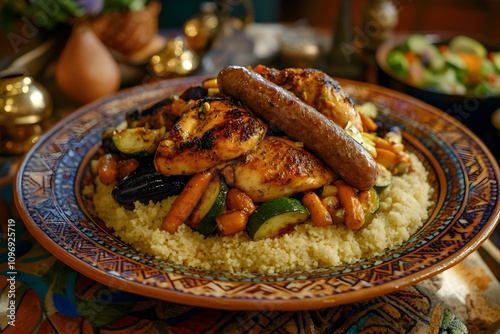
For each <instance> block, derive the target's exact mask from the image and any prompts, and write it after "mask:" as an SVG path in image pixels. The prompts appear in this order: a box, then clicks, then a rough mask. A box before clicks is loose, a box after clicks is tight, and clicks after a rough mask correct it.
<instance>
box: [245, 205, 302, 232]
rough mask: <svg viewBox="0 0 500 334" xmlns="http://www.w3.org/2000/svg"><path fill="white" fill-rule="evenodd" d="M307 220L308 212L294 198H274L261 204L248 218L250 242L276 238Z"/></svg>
mask: <svg viewBox="0 0 500 334" xmlns="http://www.w3.org/2000/svg"><path fill="white" fill-rule="evenodd" d="M308 218H309V210H307V208H306V207H305V206H303V205H302V203H300V201H299V200H297V199H294V198H286V197H281V198H276V199H272V200H270V201H267V202H264V203H262V204H261V205H260V206H259V207H258V208H257V209H255V211H254V212H253V213H252V214H251V215H250V217H249V218H248V224H247V232H248V235H249V236H250V238H252V240H261V239H267V238H274V237H277V236H279V235H281V234H283V233H284V232H286V231H288V230H290V229H292V228H293V227H294V226H295V225H297V224H300V223H303V222H305V221H306V220H307V219H308Z"/></svg>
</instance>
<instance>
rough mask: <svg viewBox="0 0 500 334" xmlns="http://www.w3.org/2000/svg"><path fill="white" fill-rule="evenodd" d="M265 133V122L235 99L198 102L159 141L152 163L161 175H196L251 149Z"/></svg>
mask: <svg viewBox="0 0 500 334" xmlns="http://www.w3.org/2000/svg"><path fill="white" fill-rule="evenodd" d="M266 131H267V125H266V124H265V123H263V122H262V121H261V120H260V119H258V118H257V117H256V116H255V115H254V114H253V113H252V112H250V111H249V110H248V109H246V108H244V107H242V106H241V105H240V104H238V103H237V102H235V101H234V100H231V99H229V98H216V99H215V98H207V99H204V100H200V102H198V103H196V104H195V105H193V106H192V107H191V108H190V109H188V110H187V111H186V112H184V114H183V115H182V116H181V117H180V119H179V120H178V121H177V123H175V124H174V126H173V127H172V129H171V130H170V132H169V133H168V135H167V136H166V137H165V138H164V139H162V141H161V142H160V144H159V146H158V149H157V151H156V154H155V157H154V164H155V167H156V170H157V171H158V172H160V173H162V174H164V175H183V174H185V175H189V174H195V173H199V172H202V171H205V170H207V169H209V168H212V167H215V166H217V165H219V164H221V163H224V162H227V161H229V160H232V159H235V158H237V157H238V156H240V155H241V154H242V153H244V152H246V151H248V150H250V149H251V148H253V147H254V146H255V145H257V144H258V143H259V142H260V141H261V140H262V139H264V136H265V134H266Z"/></svg>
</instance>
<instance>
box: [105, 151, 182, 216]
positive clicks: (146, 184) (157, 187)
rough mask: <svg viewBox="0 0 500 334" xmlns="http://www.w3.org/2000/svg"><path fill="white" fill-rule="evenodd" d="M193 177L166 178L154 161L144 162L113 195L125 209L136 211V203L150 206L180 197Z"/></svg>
mask: <svg viewBox="0 0 500 334" xmlns="http://www.w3.org/2000/svg"><path fill="white" fill-rule="evenodd" d="M190 179H191V175H173V176H165V175H163V174H160V173H158V172H157V171H156V169H155V167H154V164H153V161H152V160H151V161H150V160H148V161H143V162H141V164H140V165H139V167H138V168H137V169H135V170H134V171H133V172H132V173H130V174H129V175H127V176H126V177H125V178H124V179H123V180H122V181H120V182H119V183H118V184H117V185H116V187H115V188H114V189H113V190H112V192H111V195H112V196H113V198H114V199H115V200H116V201H117V202H118V203H120V205H121V206H123V207H124V208H125V209H129V210H132V209H134V202H135V201H139V202H141V203H143V204H148V203H149V201H153V202H159V201H161V200H163V199H165V198H167V197H170V196H174V195H179V194H180V193H181V191H182V189H184V187H185V186H186V183H187V182H188V181H189V180H190Z"/></svg>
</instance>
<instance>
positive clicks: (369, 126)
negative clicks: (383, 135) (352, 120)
mask: <svg viewBox="0 0 500 334" xmlns="http://www.w3.org/2000/svg"><path fill="white" fill-rule="evenodd" d="M359 117H361V123H362V124H363V130H364V131H365V132H375V131H377V128H378V125H377V123H375V121H374V120H373V119H371V118H370V117H368V116H366V115H365V114H363V113H361V112H360V113H359Z"/></svg>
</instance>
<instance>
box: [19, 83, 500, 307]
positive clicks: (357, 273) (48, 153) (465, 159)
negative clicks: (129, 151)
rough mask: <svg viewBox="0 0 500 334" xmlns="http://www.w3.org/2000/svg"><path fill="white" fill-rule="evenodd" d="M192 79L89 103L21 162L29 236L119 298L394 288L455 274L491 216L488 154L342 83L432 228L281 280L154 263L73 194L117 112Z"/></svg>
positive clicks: (340, 295) (494, 170) (271, 297)
mask: <svg viewBox="0 0 500 334" xmlns="http://www.w3.org/2000/svg"><path fill="white" fill-rule="evenodd" d="M199 81H200V78H188V79H177V80H171V81H163V82H160V83H158V84H154V85H150V86H141V87H138V88H134V89H131V90H128V91H125V92H122V93H120V94H118V95H116V96H113V97H110V98H108V99H104V100H101V101H99V102H96V103H94V104H91V105H88V106H86V107H84V108H82V109H80V110H79V111H76V112H75V113H73V114H71V115H69V116H68V117H67V118H65V119H64V120H63V121H62V122H60V123H58V124H56V125H55V126H54V127H53V128H52V129H51V130H50V131H49V132H48V133H47V134H46V135H45V136H44V137H43V138H41V139H40V140H39V141H38V142H37V144H36V145H35V146H34V147H33V148H32V150H31V151H30V152H29V153H28V154H27V156H26V159H25V160H24V161H23V163H22V165H21V167H20V171H19V174H18V176H17V179H16V185H15V192H16V196H15V197H16V204H17V208H18V210H19V212H20V214H21V216H22V219H23V220H24V221H25V224H26V226H27V228H28V230H29V231H30V232H31V233H32V234H33V235H34V237H35V238H36V239H37V240H38V241H39V242H40V243H41V244H42V245H43V246H44V247H45V248H47V249H48V250H49V251H50V252H51V253H52V254H54V255H55V256H56V257H57V258H59V259H60V260H61V261H63V262H65V263H66V264H67V265H69V266H71V267H73V268H74V269H75V270H77V271H79V272H81V273H83V274H85V275H87V276H88V277H90V278H92V279H95V280H96V281H99V282H101V283H103V284H107V285H109V286H112V287H114V288H117V289H121V290H125V291H128V292H133V293H137V294H140V295H145V296H149V297H153V298H159V299H164V300H168V301H172V302H177V303H183V304H188V305H194V306H205V307H213V308H221V309H230V310H236V309H239V310H263V309H269V310H271V309H273V310H276V309H278V310H306V309H317V308H323V307H327V306H333V305H338V304H343V303H350V302H355V301H358V300H361V299H364V298H369V297H374V296H378V295H382V294H385V293H389V292H392V291H395V290H397V289H401V288H403V287H407V286H410V285H413V284H415V283H417V282H418V281H420V280H423V279H426V278H430V277H431V276H433V275H435V274H437V273H439V272H441V271H443V270H445V269H447V268H449V267H451V266H453V265H454V264H456V263H457V262H459V261H461V260H463V259H464V258H465V257H466V256H467V255H468V254H470V253H471V252H473V251H474V250H475V249H477V248H478V247H479V246H480V244H481V243H482V242H483V241H485V240H486V239H487V238H488V236H489V235H490V234H491V232H492V231H493V229H494V227H495V225H496V223H497V222H498V220H499V216H500V213H499V212H500V202H499V200H498V196H499V188H498V182H499V170H498V166H497V164H496V162H495V159H494V158H493V157H492V155H491V154H490V153H489V151H488V150H487V148H486V147H485V146H484V145H483V144H482V143H481V142H480V141H479V140H478V139H477V137H475V136H474V135H473V134H472V133H471V132H470V131H469V130H467V129H466V128H465V127H464V126H463V125H461V124H460V123H459V122H457V121H455V120H454V119H453V118H451V117H449V116H448V115H447V114H445V113H443V112H441V111H439V110H437V109H434V108H432V107H430V106H428V105H427V104H424V103H422V102H419V101H417V100H415V99H412V98H410V97H408V96H406V95H403V94H400V93H397V92H394V91H391V90H388V89H384V88H381V87H378V86H373V85H368V84H362V83H359V82H352V81H342V82H341V83H342V85H343V87H344V88H345V90H346V91H347V92H348V93H349V94H350V96H351V97H352V98H353V99H355V100H358V101H360V102H363V101H372V102H374V103H375V104H376V105H377V106H378V107H379V110H380V117H381V118H382V119H383V121H385V122H390V123H392V124H394V125H398V126H400V127H401V128H402V130H403V133H404V138H405V141H406V145H407V147H408V149H409V150H411V151H412V152H414V153H416V154H417V156H418V157H419V158H420V160H421V161H422V162H423V163H424V166H425V167H426V168H427V170H428V172H429V182H430V184H431V185H432V187H433V188H434V189H435V192H434V193H435V194H434V196H435V198H434V201H435V203H436V205H435V206H433V207H432V208H430V218H429V219H428V221H427V222H425V224H424V226H423V227H422V228H421V229H420V230H419V231H418V232H417V233H416V234H414V235H413V236H412V237H411V238H410V239H409V240H408V241H407V242H405V243H404V244H403V245H402V246H400V247H399V248H397V249H394V250H391V251H387V252H386V253H385V254H383V255H380V256H376V257H373V258H368V259H362V260H360V261H358V262H356V263H352V264H345V265H341V266H335V267H331V268H325V269H317V270H311V271H303V272H291V273H286V274H273V275H268V274H231V273H225V272H209V271H203V270H198V269H193V268H188V267H183V266H178V265H173V264H170V263H167V262H164V261H160V260H156V259H154V258H153V257H150V256H147V255H145V254H142V253H140V252H138V251H136V250H134V249H133V248H131V247H130V246H128V245H127V244H125V243H124V242H122V241H120V240H119V239H118V238H116V237H114V236H113V235H112V234H111V233H110V232H109V231H108V230H107V229H106V228H105V227H103V225H102V224H101V223H100V222H99V221H98V219H96V218H94V217H93V216H92V215H91V214H90V212H91V211H90V208H87V207H86V204H85V203H86V202H85V201H84V200H83V199H82V197H81V195H80V190H81V186H82V182H83V178H84V175H85V173H86V171H87V168H88V164H89V161H90V156H91V155H92V152H94V151H95V149H96V147H97V146H98V145H99V143H100V138H101V135H102V133H103V131H104V130H105V129H107V128H108V127H112V126H116V125H117V124H118V123H120V122H121V121H122V120H123V119H124V115H125V112H127V111H128V110H131V109H132V108H134V106H136V105H137V104H148V103H151V102H153V101H156V100H159V99H160V98H161V97H164V96H165V95H167V94H170V93H172V92H178V91H180V90H181V89H183V88H185V87H187V86H189V85H191V84H193V83H197V82H199Z"/></svg>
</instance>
